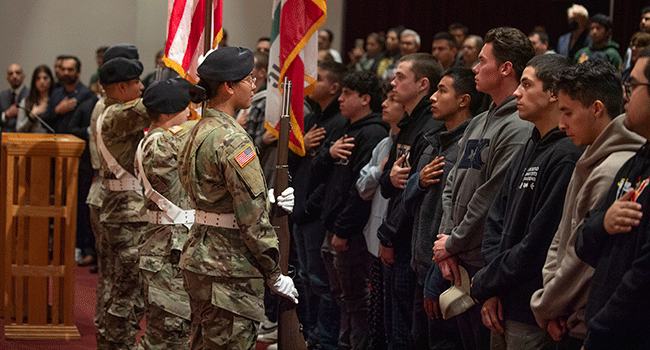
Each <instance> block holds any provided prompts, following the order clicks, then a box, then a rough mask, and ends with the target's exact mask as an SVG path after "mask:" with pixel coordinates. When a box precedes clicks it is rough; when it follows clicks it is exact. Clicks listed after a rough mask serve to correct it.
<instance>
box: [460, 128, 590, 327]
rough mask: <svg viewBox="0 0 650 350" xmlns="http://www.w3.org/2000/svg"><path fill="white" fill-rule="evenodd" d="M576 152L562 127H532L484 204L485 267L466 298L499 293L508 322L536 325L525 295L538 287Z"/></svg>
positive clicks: (483, 248) (580, 151)
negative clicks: (486, 209) (496, 189)
mask: <svg viewBox="0 0 650 350" xmlns="http://www.w3.org/2000/svg"><path fill="white" fill-rule="evenodd" d="M581 154H582V150H581V149H580V148H578V147H577V146H576V145H575V144H574V143H573V141H571V139H569V138H568V137H566V134H565V133H564V131H561V130H559V129H558V128H555V129H553V130H551V131H549V132H548V133H546V135H544V137H543V138H540V133H539V131H538V130H537V129H536V128H535V129H534V130H533V135H532V136H531V138H530V139H529V140H528V142H527V143H526V145H525V146H524V147H523V148H522V149H521V150H520V151H519V153H518V154H517V155H516V156H515V158H514V159H513V161H512V163H510V164H511V165H510V167H509V168H508V172H507V173H506V178H505V179H504V182H503V185H502V186H501V189H500V190H499V193H498V194H497V196H496V197H495V199H494V202H493V204H492V206H491V207H490V210H489V213H488V219H487V221H486V225H485V231H484V234H483V245H482V247H481V252H482V253H483V257H484V259H485V262H486V264H487V265H486V266H485V267H483V268H482V269H481V270H480V271H479V272H478V273H476V275H475V276H474V282H473V284H472V296H473V297H474V298H477V299H479V300H480V301H486V300H487V299H489V298H491V297H495V296H496V297H499V298H500V299H501V302H502V305H503V312H504V316H505V318H506V319H508V320H514V321H517V322H522V323H527V324H530V325H537V322H536V321H535V317H534V316H533V312H532V310H531V308H530V298H531V296H532V295H533V293H534V292H535V291H536V290H538V289H540V288H542V286H543V284H542V268H543V267H544V262H545V261H546V253H547V251H548V248H549V246H550V245H551V241H552V240H553V236H554V235H555V231H556V230H557V227H558V225H559V223H560V219H561V218H562V207H563V204H564V197H565V195H566V190H567V186H568V185H569V180H570V179H571V174H573V169H574V168H575V164H576V162H577V161H578V159H579V158H580V156H581Z"/></svg>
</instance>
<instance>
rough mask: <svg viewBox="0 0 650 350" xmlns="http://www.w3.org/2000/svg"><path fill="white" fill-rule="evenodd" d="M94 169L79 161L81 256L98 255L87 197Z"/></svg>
mask: <svg viewBox="0 0 650 350" xmlns="http://www.w3.org/2000/svg"><path fill="white" fill-rule="evenodd" d="M93 175H94V170H93V169H92V168H91V167H90V165H84V164H83V163H81V162H80V163H79V178H78V183H77V186H78V192H77V244H76V247H77V248H79V249H81V256H82V257H85V256H88V255H97V253H96V252H95V235H94V233H93V230H92V225H91V224H90V208H89V207H88V204H86V197H88V192H90V185H92V183H93Z"/></svg>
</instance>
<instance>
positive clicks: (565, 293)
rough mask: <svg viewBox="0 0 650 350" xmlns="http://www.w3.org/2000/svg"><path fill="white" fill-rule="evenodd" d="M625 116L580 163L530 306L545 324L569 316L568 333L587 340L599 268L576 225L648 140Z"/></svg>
mask: <svg viewBox="0 0 650 350" xmlns="http://www.w3.org/2000/svg"><path fill="white" fill-rule="evenodd" d="M624 121H625V115H624V114H623V115H620V116H618V117H617V118H615V119H614V120H613V121H612V122H611V123H609V125H607V127H606V128H605V129H604V130H603V132H602V133H600V135H599V136H598V138H596V141H594V143H593V144H591V145H590V146H589V147H587V149H586V150H585V152H584V153H583V154H582V157H580V159H579V160H578V162H577V163H576V167H575V170H574V171H573V175H572V176H571V180H570V182H569V187H568V188H567V194H566V197H565V199H564V209H563V210H562V220H561V221H560V225H559V226H558V229H557V232H556V233H555V236H554V237H553V242H552V243H551V247H550V248H549V250H548V253H547V255H546V263H545V264H544V269H543V270H542V275H543V278H544V288H542V289H540V290H538V291H536V292H535V293H534V294H533V296H532V298H531V300H530V306H531V308H532V310H533V314H534V315H535V319H536V320H537V323H538V324H539V325H540V326H546V325H547V324H548V322H549V321H551V320H554V319H556V318H557V317H560V316H562V317H565V318H566V319H567V328H568V329H569V335H570V336H572V337H574V338H581V339H584V338H585V337H586V335H587V328H586V324H585V319H584V312H585V306H586V304H587V296H588V292H589V287H590V286H591V277H592V275H593V273H594V269H593V268H592V267H591V266H589V265H587V263H585V262H583V261H582V260H580V258H578V256H577V255H576V251H575V241H576V237H577V229H578V226H580V224H582V220H583V219H584V217H585V214H587V212H588V211H589V210H591V209H593V208H594V207H595V206H596V205H597V204H598V203H599V202H600V201H601V199H603V198H604V197H605V196H606V195H607V191H609V188H610V186H611V185H612V182H613V181H614V177H615V176H616V173H617V172H618V169H620V168H621V166H622V165H623V163H625V162H626V161H627V160H628V159H629V158H630V157H632V156H633V155H634V154H635V153H636V151H637V150H638V149H639V148H641V146H643V144H644V143H645V141H646V140H645V139H644V138H643V137H641V136H639V135H637V134H635V133H633V132H631V131H629V130H628V129H627V128H625V126H624V125H623V122H624Z"/></svg>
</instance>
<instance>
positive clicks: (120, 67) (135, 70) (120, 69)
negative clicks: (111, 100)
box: [99, 57, 143, 85]
mask: <svg viewBox="0 0 650 350" xmlns="http://www.w3.org/2000/svg"><path fill="white" fill-rule="evenodd" d="M142 70H143V67H142V63H141V62H140V61H138V60H131V59H128V58H124V57H116V58H113V59H111V60H108V61H106V63H104V64H102V68H100V69H99V83H100V84H102V85H108V84H114V83H119V82H123V81H129V80H131V79H135V78H138V77H140V74H142Z"/></svg>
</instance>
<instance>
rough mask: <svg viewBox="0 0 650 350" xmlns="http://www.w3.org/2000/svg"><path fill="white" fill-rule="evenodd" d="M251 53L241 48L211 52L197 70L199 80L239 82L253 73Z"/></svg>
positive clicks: (228, 47) (253, 62)
mask: <svg viewBox="0 0 650 350" xmlns="http://www.w3.org/2000/svg"><path fill="white" fill-rule="evenodd" d="M254 65H255V59H254V58H253V52H252V51H251V50H249V49H246V48H243V47H235V46H226V47H223V48H220V49H217V50H216V51H213V52H211V53H210V54H209V55H208V57H206V58H205V60H204V61H203V63H201V65H200V66H199V68H197V70H196V71H197V73H198V74H199V77H200V78H203V79H208V80H216V81H240V80H242V79H244V78H246V76H248V75H249V74H250V73H251V72H252V71H253V66H254Z"/></svg>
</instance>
